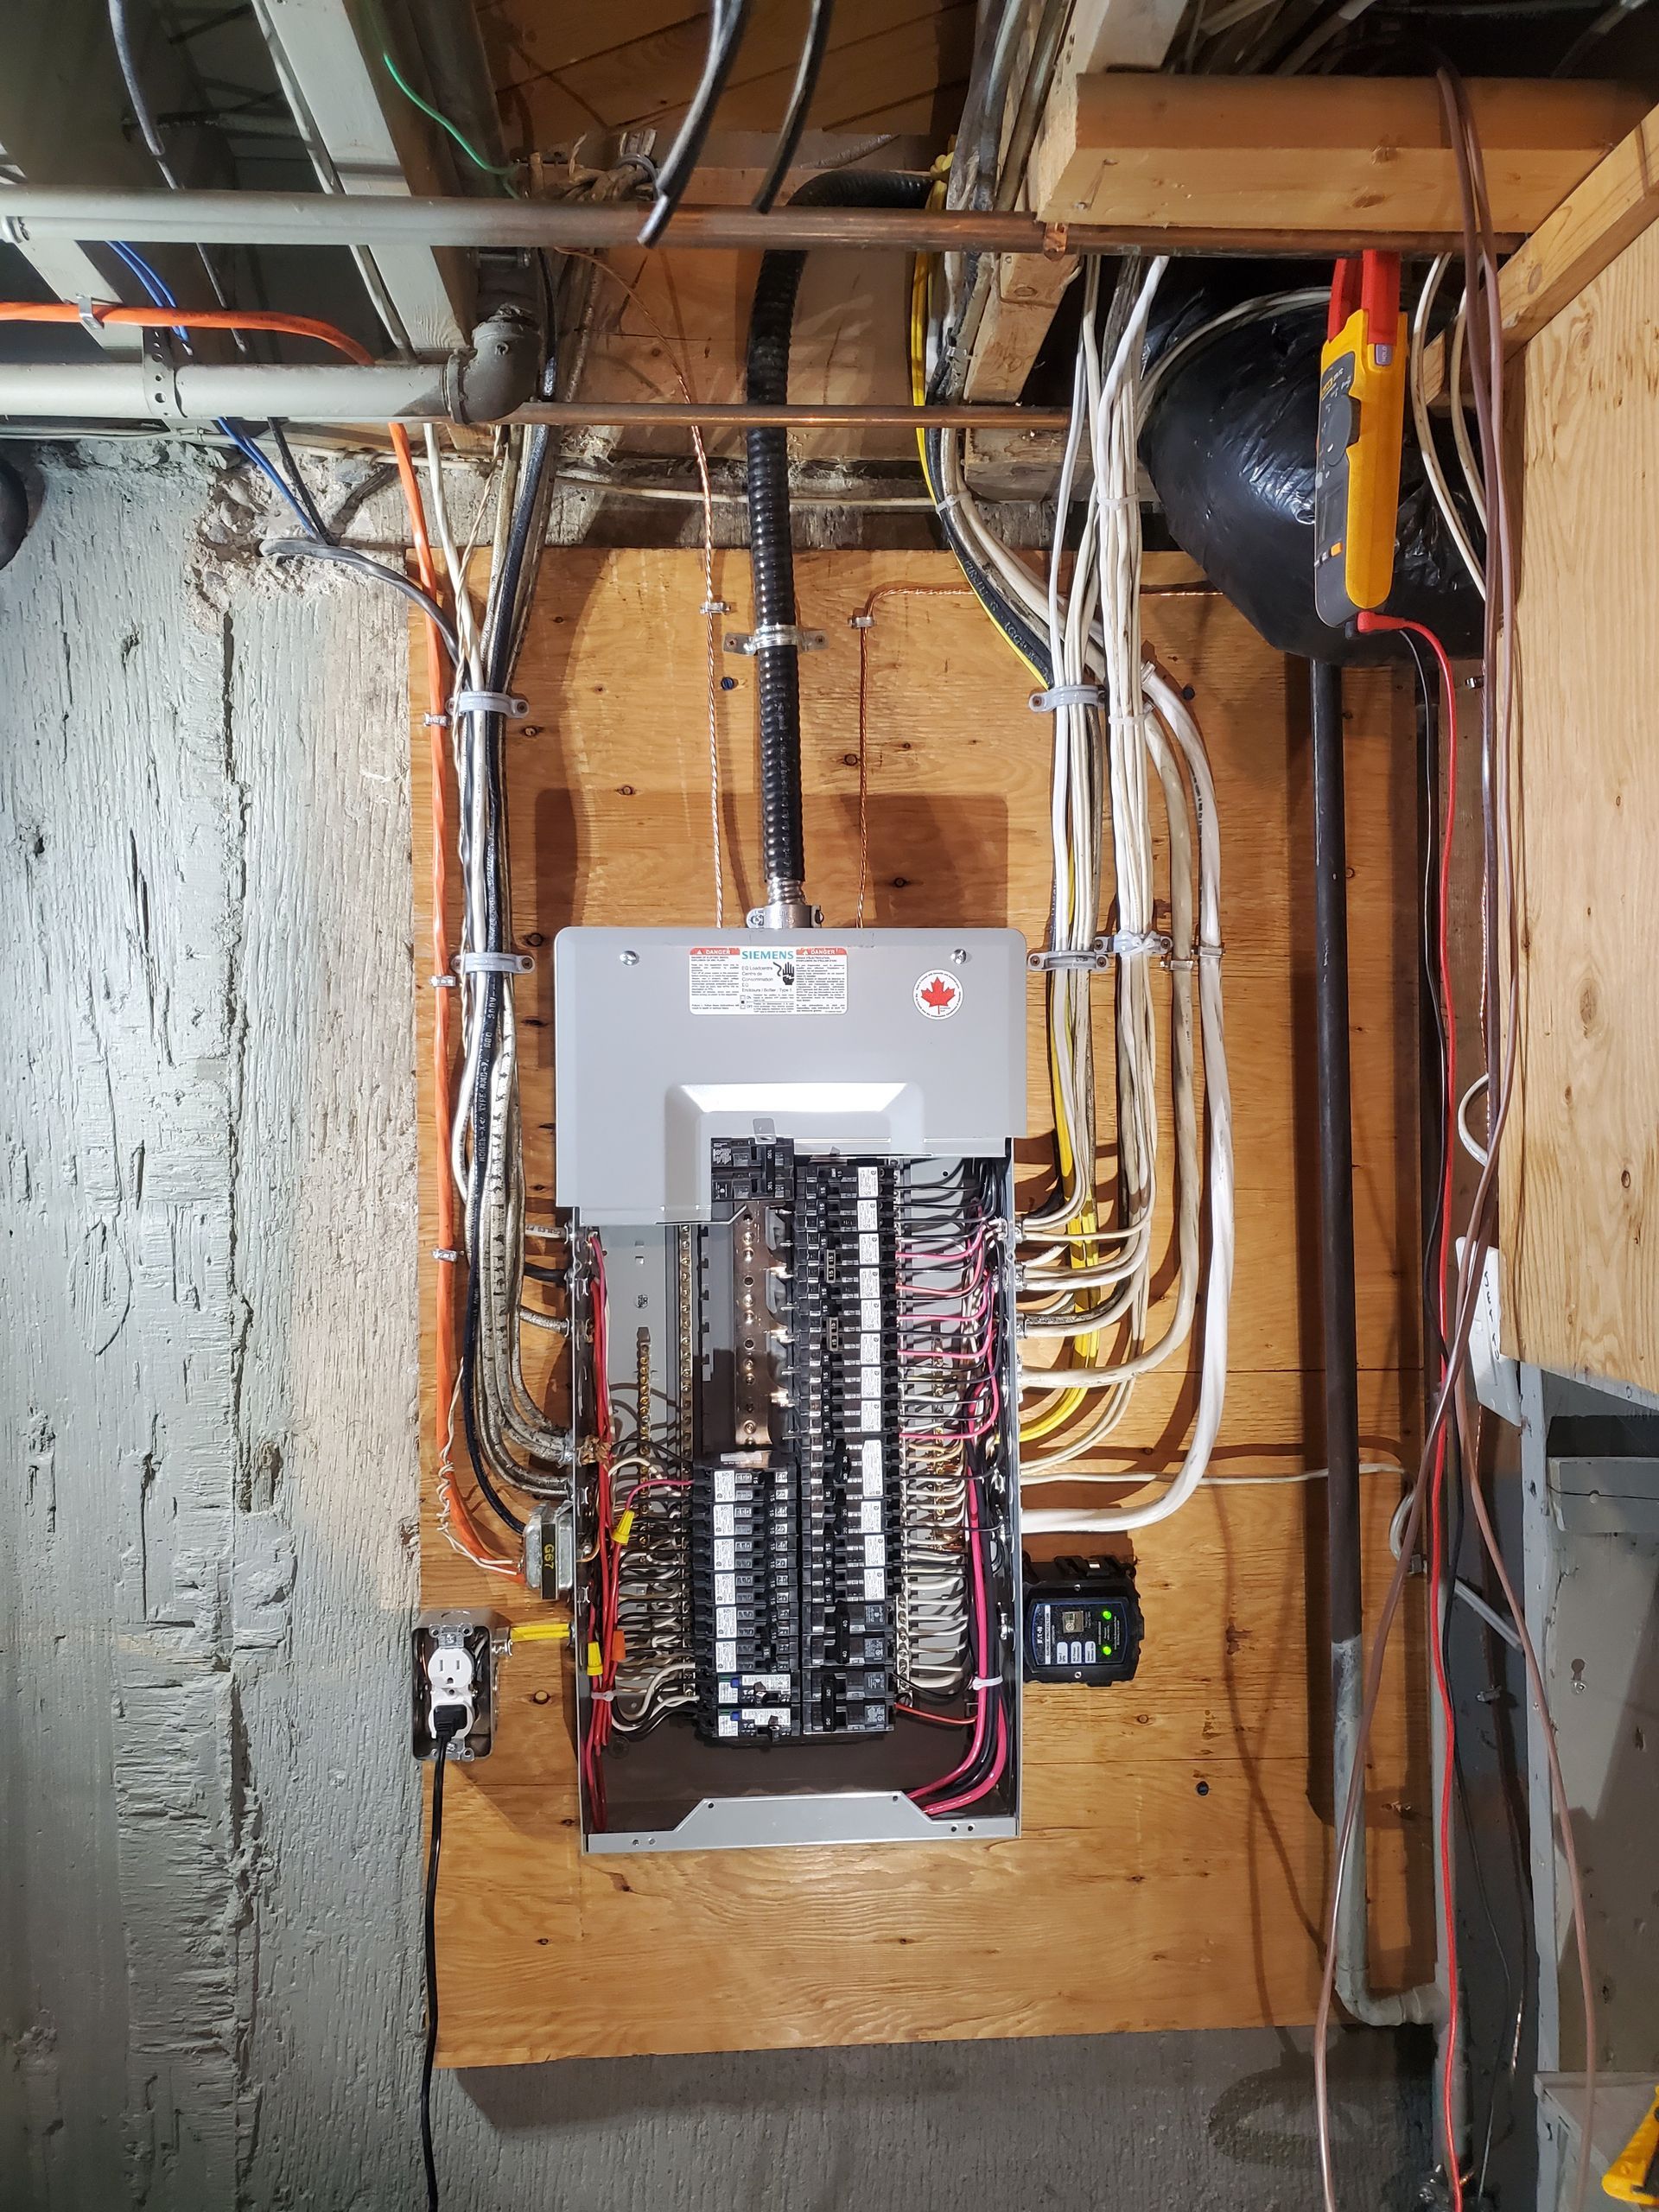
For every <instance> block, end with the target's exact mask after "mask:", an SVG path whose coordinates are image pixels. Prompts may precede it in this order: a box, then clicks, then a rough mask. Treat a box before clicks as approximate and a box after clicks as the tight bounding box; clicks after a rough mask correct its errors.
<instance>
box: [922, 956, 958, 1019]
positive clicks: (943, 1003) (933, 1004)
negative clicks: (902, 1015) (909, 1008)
mask: <svg viewBox="0 0 1659 2212" xmlns="http://www.w3.org/2000/svg"><path fill="white" fill-rule="evenodd" d="M912 996H913V997H914V999H915V1001H916V1003H917V1005H918V1007H920V1008H921V1010H922V1012H923V1013H924V1014H925V1015H926V1016H927V1018H928V1020H930V1021H948V1020H950V1016H951V1015H952V1014H954V1013H955V1012H956V1010H957V1007H959V1006H960V1005H961V1004H962V985H961V984H960V983H959V982H957V979H956V977H955V976H947V975H945V974H944V972H943V971H942V970H941V969H938V968H931V969H929V970H928V972H927V974H926V975H925V976H922V977H921V979H920V980H919V981H918V983H917V986H916V988H915V991H914V992H913V993H912Z"/></svg>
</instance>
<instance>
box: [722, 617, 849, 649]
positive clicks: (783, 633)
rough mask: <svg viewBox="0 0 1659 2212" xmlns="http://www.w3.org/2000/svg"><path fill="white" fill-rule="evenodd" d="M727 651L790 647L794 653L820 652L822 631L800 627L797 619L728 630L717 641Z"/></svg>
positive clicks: (823, 640) (822, 638)
mask: <svg viewBox="0 0 1659 2212" xmlns="http://www.w3.org/2000/svg"><path fill="white" fill-rule="evenodd" d="M825 642H826V641H825V639H824V634H823V631H822V630H803V629H802V627H801V626H800V624H799V623H798V622H767V623H764V624H763V625H762V626H761V627H760V629H758V630H728V632H726V635H725V637H724V638H723V639H721V643H722V644H723V645H724V646H725V648H726V650H727V652H728V653H772V652H780V651H782V650H784V649H785V647H792V648H793V650H794V651H795V652H798V653H817V652H823V648H824V645H825Z"/></svg>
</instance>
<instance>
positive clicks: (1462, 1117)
mask: <svg viewBox="0 0 1659 2212" xmlns="http://www.w3.org/2000/svg"><path fill="white" fill-rule="evenodd" d="M1490 1089H1491V1077H1490V1076H1489V1075H1478V1076H1477V1077H1475V1079H1474V1081H1473V1082H1472V1083H1471V1084H1470V1086H1469V1088H1468V1090H1465V1092H1464V1094H1463V1096H1462V1097H1461V1098H1460V1099H1459V1101H1458V1135H1459V1137H1460V1138H1461V1139H1462V1141H1463V1148H1464V1150H1465V1152H1466V1153H1467V1154H1468V1155H1469V1157H1470V1159H1471V1160H1478V1162H1479V1164H1480V1166H1483V1167H1484V1166H1485V1165H1486V1162H1487V1160H1489V1159H1490V1157H1491V1154H1490V1153H1489V1152H1488V1150H1487V1148H1486V1147H1485V1146H1484V1144H1478V1143H1477V1142H1476V1141H1475V1135H1474V1132H1473V1131H1472V1130H1471V1128H1470V1127H1469V1109H1470V1107H1471V1105H1472V1104H1473V1103H1474V1101H1475V1097H1476V1095H1477V1093H1478V1092H1480V1091H1483V1090H1490Z"/></svg>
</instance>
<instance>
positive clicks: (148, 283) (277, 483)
mask: <svg viewBox="0 0 1659 2212" xmlns="http://www.w3.org/2000/svg"><path fill="white" fill-rule="evenodd" d="M110 250H111V252H113V253H116V254H118V255H119V256H120V257H121V259H122V260H123V261H124V262H125V264H126V265H127V267H128V268H129V269H130V270H131V271H132V273H133V275H134V276H135V277H137V279H138V282H139V283H141V284H142V285H143V288H144V289H145V290H146V291H147V292H148V293H149V303H150V305H151V307H153V308H175V307H177V305H178V304H179V303H178V302H177V301H176V300H175V298H174V296H173V295H172V293H171V292H170V291H168V288H167V286H166V285H165V284H164V283H162V280H161V278H160V277H158V276H157V275H156V271H155V270H153V269H152V268H151V267H150V265H149V263H148V262H147V261H146V260H145V259H144V257H143V255H142V254H140V253H136V252H135V251H133V249H132V247H131V246H130V245H123V244H122V242H121V240H120V239H119V238H111V240H110ZM173 335H174V336H175V338H179V339H182V340H183V341H184V343H185V344H186V345H187V346H188V344H189V342H190V340H189V335H188V332H186V331H185V330H183V329H182V328H181V327H180V326H179V325H178V324H176V323H175V325H174V327H173ZM213 428H214V429H216V430H217V431H218V432H219V435H220V436H221V437H226V438H228V439H229V440H230V442H231V443H232V445H233V446H234V447H235V448H236V449H237V451H238V453H240V454H242V455H243V456H244V457H245V459H246V460H248V461H251V462H252V463H253V465H254V467H256V468H257V470H258V471H259V473H260V474H261V475H262V476H264V477H265V478H266V479H268V480H269V481H270V484H271V485H272V486H273V487H274V488H275V489H276V490H277V491H278V492H280V493H282V495H283V499H286V500H287V502H288V504H289V506H290V507H291V508H292V509H293V510H294V514H295V518H296V520H297V522H298V523H299V525H300V528H301V529H302V531H304V532H305V534H306V536H307V537H315V536H316V534H317V533H316V530H315V526H314V524H313V523H312V520H311V518H310V516H309V515H308V514H307V512H305V509H304V508H303V507H302V505H300V503H299V501H298V499H296V497H295V496H294V491H293V487H292V486H290V485H289V481H288V479H287V478H286V477H285V476H284V475H283V474H282V472H281V470H280V469H278V468H277V467H276V466H275V464H274V463H273V462H271V461H268V460H267V459H266V457H265V455H264V454H262V453H261V452H260V450H259V448H258V447H257V445H255V443H254V442H253V440H252V439H251V438H250V437H248V436H247V435H245V433H244V432H242V431H241V430H238V429H237V427H236V425H235V423H232V422H229V421H227V420H226V417H225V416H222V415H221V416H217V417H215V419H214V423H213Z"/></svg>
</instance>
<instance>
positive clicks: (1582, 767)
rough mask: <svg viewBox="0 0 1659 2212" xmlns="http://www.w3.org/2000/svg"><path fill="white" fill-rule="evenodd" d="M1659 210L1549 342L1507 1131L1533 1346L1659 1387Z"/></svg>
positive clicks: (1543, 368) (1525, 486)
mask: <svg viewBox="0 0 1659 2212" xmlns="http://www.w3.org/2000/svg"><path fill="white" fill-rule="evenodd" d="M1656 303H1659V230H1649V231H1647V232H1644V233H1643V235H1642V236H1641V237H1640V238H1638V239H1637V241H1636V243H1635V244H1634V245H1630V246H1629V247H1627V248H1626V249H1625V251H1624V252H1623V253H1622V254H1621V255H1620V256H1619V257H1618V259H1617V260H1615V261H1614V262H1612V263H1611V265H1610V266H1609V267H1608V268H1606V269H1605V270H1603V271H1602V273H1601V274H1600V275H1599V277H1596V278H1595V280H1594V281H1593V282H1592V283H1590V284H1588V285H1587V286H1586V288H1585V289H1584V290H1583V291H1582V292H1581V293H1580V295H1579V296H1578V298H1577V299H1576V300H1575V301H1574V302H1573V305H1572V306H1570V307H1569V308H1566V309H1565V310H1564V311H1563V312H1562V313H1561V314H1560V315H1557V316H1556V317H1555V318H1554V321H1552V322H1550V323H1549V324H1548V326H1547V327H1545V328H1544V330H1543V331H1542V332H1541V334H1539V335H1538V336H1537V337H1536V338H1535V339H1534V340H1533V341H1532V343H1531V345H1530V346H1529V347H1528V348H1527V351H1526V353H1525V356H1524V359H1525V388H1524V402H1525V427H1524V432H1523V437H1522V526H1521V583H1520V598H1519V605H1518V610H1517V615H1516V639H1517V643H1518V647H1519V657H1520V692H1519V709H1520V747H1519V803H1518V805H1517V807H1516V816H1515V822H1516V848H1517V857H1518V866H1519V870H1520V879H1521V887H1520V896H1521V901H1522V908H1521V943H1522V953H1521V961H1520V976H1519V981H1520V988H1521V1014H1520V1023H1521V1026H1520V1035H1519V1046H1518V1064H1517V1090H1516V1103H1515V1105H1514V1107H1513V1108H1512V1109H1511V1118H1510V1128H1509V1134H1508V1136H1507V1139H1506V1141H1505V1144H1504V1147H1503V1217H1502V1243H1503V1254H1504V1259H1505V1262H1506V1267H1505V1274H1504V1283H1505V1297H1504V1322H1505V1327H1506V1330H1507V1332H1508V1333H1509V1337H1510V1349H1512V1350H1514V1351H1516V1352H1517V1353H1518V1354H1519V1356H1520V1357H1522V1358H1523V1359H1527V1360H1531V1361H1535V1362H1537V1363H1539V1364H1540V1365H1541V1366H1545V1367H1551V1368H1557V1369H1560V1370H1564V1371H1567V1372H1569V1373H1571V1372H1576V1371H1582V1372H1584V1373H1587V1374H1590V1375H1592V1376H1607V1377H1610V1378H1614V1379H1617V1380H1618V1381H1621V1382H1626V1383H1638V1384H1640V1385H1641V1386H1642V1387H1643V1389H1649V1390H1659V1237H1656V1236H1655V1234H1654V1219H1655V1209H1656V1207H1659V1001H1656V988H1655V976H1656V972H1659V969H1656V954H1659V872H1656V869H1655V866H1654V855H1655V853H1656V850H1659V751H1656V747H1655V729H1654V715H1655V706H1654V702H1655V700H1656V698H1659V637H1656V633H1655V629H1654V625H1653V623H1652V621H1651V620H1649V609H1650V608H1651V607H1652V606H1653V605H1654V602H1655V595H1656V593H1659V539H1656V535H1655V531H1654V513H1655V499H1656V497H1659V386H1656V382H1655V372H1654V361H1655V341H1656V319H1659V308H1656Z"/></svg>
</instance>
